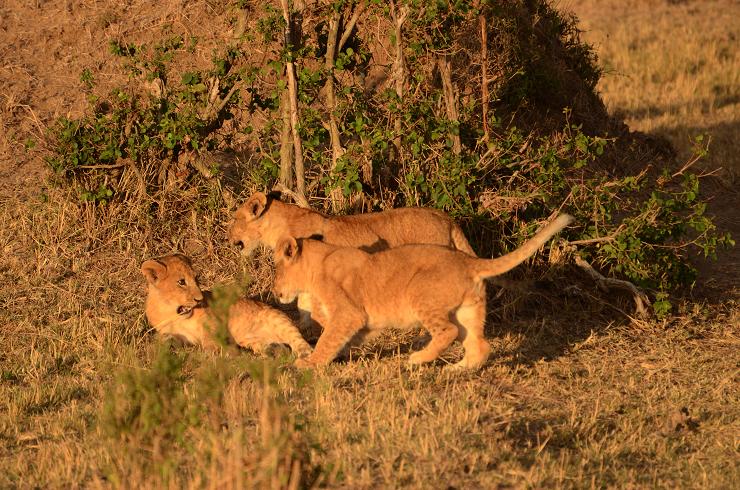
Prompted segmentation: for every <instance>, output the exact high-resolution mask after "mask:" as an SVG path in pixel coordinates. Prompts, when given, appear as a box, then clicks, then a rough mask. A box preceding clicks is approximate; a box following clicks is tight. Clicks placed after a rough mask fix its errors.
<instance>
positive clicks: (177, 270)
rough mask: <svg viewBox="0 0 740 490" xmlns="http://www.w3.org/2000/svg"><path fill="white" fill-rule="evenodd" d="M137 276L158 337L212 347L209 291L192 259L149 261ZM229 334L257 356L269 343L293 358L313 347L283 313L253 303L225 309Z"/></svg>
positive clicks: (213, 323)
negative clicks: (284, 347) (200, 281)
mask: <svg viewBox="0 0 740 490" xmlns="http://www.w3.org/2000/svg"><path fill="white" fill-rule="evenodd" d="M141 272H142V273H143V274H144V277H146V280H147V283H148V288H147V289H148V294H147V298H146V318H147V320H149V323H150V324H151V325H152V326H153V327H154V328H155V329H156V330H157V331H158V332H159V333H161V334H165V335H170V336H173V337H176V338H179V339H181V340H184V341H185V342H186V343H188V344H195V345H202V346H204V347H206V348H215V347H216V343H215V341H214V340H213V337H212V335H211V333H212V332H213V330H214V329H215V327H216V321H215V317H214V314H213V312H212V311H211V308H210V307H209V306H208V297H209V296H210V293H209V292H208V291H201V290H200V287H199V286H198V281H197V280H196V279H195V273H194V272H193V268H192V266H191V265H190V260H188V258H187V257H185V256H184V255H180V254H175V255H168V256H166V257H160V258H157V259H152V260H147V261H146V262H144V263H143V264H141ZM228 318H229V319H228V325H227V326H228V331H229V335H230V336H231V337H232V338H233V339H234V341H235V342H236V343H237V344H238V345H240V346H242V347H248V348H250V349H252V350H253V351H255V352H257V353H261V352H262V351H263V350H264V348H265V347H267V346H268V345H270V344H288V345H289V346H290V347H291V349H292V350H293V352H294V353H295V354H296V355H297V356H305V355H308V354H310V353H311V346H309V345H308V343H307V342H306V341H305V340H304V339H303V337H301V334H300V332H299V331H298V329H297V328H296V326H295V325H294V324H293V322H291V321H290V319H289V318H288V317H287V316H286V315H285V314H284V313H282V312H280V311H278V310H276V309H274V308H271V307H270V306H268V305H266V304H264V303H260V302H258V301H254V300H251V299H239V300H238V301H237V302H236V303H234V304H233V305H231V307H229V313H228Z"/></svg>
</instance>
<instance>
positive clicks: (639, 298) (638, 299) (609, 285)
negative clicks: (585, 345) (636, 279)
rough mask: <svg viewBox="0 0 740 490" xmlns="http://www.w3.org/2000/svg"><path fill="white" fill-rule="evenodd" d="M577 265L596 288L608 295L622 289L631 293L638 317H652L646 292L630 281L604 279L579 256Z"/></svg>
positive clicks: (576, 257) (576, 260)
mask: <svg viewBox="0 0 740 490" xmlns="http://www.w3.org/2000/svg"><path fill="white" fill-rule="evenodd" d="M575 263H576V265H577V266H578V267H580V268H581V269H583V270H584V271H585V272H586V274H588V276H589V277H590V278H591V279H593V280H594V281H595V282H596V286H597V287H598V288H599V289H601V290H602V291H604V292H605V293H608V292H609V290H611V289H622V290H625V291H627V292H629V293H630V294H631V295H632V298H633V299H634V301H635V311H636V312H637V315H638V317H640V318H649V317H650V309H649V307H650V300H649V299H648V297H647V295H646V294H645V293H644V292H642V291H640V290H639V289H638V288H637V286H635V285H634V284H632V283H631V282H629V281H625V280H622V279H613V278H610V277H604V276H603V275H602V274H601V273H599V272H598V271H597V270H596V269H594V268H593V266H591V264H589V263H588V262H587V261H586V260H584V259H582V258H581V257H579V256H577V255H576V256H575Z"/></svg>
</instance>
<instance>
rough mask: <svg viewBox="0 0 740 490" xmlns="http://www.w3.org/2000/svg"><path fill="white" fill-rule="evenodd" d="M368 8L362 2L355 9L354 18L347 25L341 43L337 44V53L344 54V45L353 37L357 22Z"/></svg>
mask: <svg viewBox="0 0 740 490" xmlns="http://www.w3.org/2000/svg"><path fill="white" fill-rule="evenodd" d="M366 6H367V4H366V3H365V2H364V1H362V2H360V3H359V5H357V7H356V8H355V11H354V12H353V13H352V17H351V18H350V19H349V22H347V25H346V26H345V27H344V32H343V33H342V38H341V39H340V40H339V43H337V53H341V52H342V48H344V43H346V42H347V40H348V39H349V36H350V35H352V29H354V28H355V25H356V24H357V20H358V19H359V18H360V14H361V13H362V12H363V11H364V10H365V7H366Z"/></svg>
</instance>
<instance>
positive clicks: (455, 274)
mask: <svg viewBox="0 0 740 490" xmlns="http://www.w3.org/2000/svg"><path fill="white" fill-rule="evenodd" d="M572 221H573V218H572V217H571V216H569V215H560V216H558V217H557V218H556V219H555V220H554V221H553V222H551V223H550V224H548V225H547V226H545V227H544V228H543V229H542V230H540V231H539V232H538V233H537V234H536V235H535V236H534V237H533V238H532V239H530V240H529V241H527V242H526V243H524V245H522V246H521V247H520V248H518V249H516V250H515V251H513V252H511V253H509V254H506V255H504V256H502V257H498V258H495V259H479V258H476V257H472V256H470V255H468V254H465V253H462V252H460V251H457V250H452V249H449V248H446V247H440V246H435V245H405V246H402V247H397V248H392V249H389V250H384V251H382V252H377V253H374V254H369V253H367V252H363V251H362V250H359V249H356V248H341V247H337V246H335V245H329V244H327V243H323V242H321V241H316V240H311V239H298V240H296V239H295V238H293V237H288V238H286V239H284V240H282V241H281V242H280V244H279V245H278V247H277V250H276V252H275V255H276V257H275V265H276V272H275V285H274V293H275V296H276V297H277V298H278V299H279V300H280V301H281V302H283V303H289V302H291V301H293V300H294V299H295V298H296V296H297V295H299V294H305V293H308V294H309V295H310V298H311V303H312V304H311V311H312V315H313V317H314V318H315V319H316V320H317V321H318V322H319V323H321V325H322V326H323V327H324V332H323V334H322V335H321V337H320V338H319V341H318V343H317V344H316V347H315V349H314V351H313V353H312V354H311V355H310V356H308V357H307V358H305V359H299V360H297V361H296V364H297V365H299V366H310V365H319V364H327V363H329V362H331V361H332V360H333V359H334V358H335V356H336V355H337V353H339V352H340V350H341V349H342V348H343V347H344V346H345V344H347V342H349V341H350V340H351V339H352V338H353V337H354V336H355V335H357V334H360V335H363V334H365V333H367V332H372V331H374V330H380V329H383V328H386V327H390V326H394V327H412V326H415V325H418V324H421V325H423V326H424V327H425V328H426V329H427V330H428V331H429V333H430V334H431V336H432V338H431V341H430V342H429V344H428V345H427V346H426V347H425V348H424V349H422V350H421V351H418V352H415V353H413V354H411V357H410V358H409V362H410V363H412V364H420V363H425V362H430V361H433V360H435V359H436V358H437V357H439V355H440V354H441V353H442V352H443V351H444V350H445V349H447V347H449V345H450V344H451V343H452V342H453V341H454V340H455V339H458V340H461V341H462V343H463V347H464V348H465V356H464V357H463V359H462V360H461V361H460V362H458V363H457V364H456V365H455V366H456V367H465V368H478V367H480V366H481V365H483V363H485V361H486V360H487V359H488V355H489V354H490V351H491V348H490V346H489V345H488V342H487V341H486V339H485V337H484V335H483V327H484V322H485V316H486V288H485V284H484V282H483V280H484V279H487V278H489V277H493V276H496V275H498V274H503V273H505V272H507V271H509V270H511V269H513V268H514V267H516V266H517V265H519V264H520V263H522V262H523V261H524V260H526V259H527V258H529V257H530V256H532V255H534V253H535V252H536V251H537V250H538V249H539V248H540V247H541V246H542V245H544V244H545V242H547V241H548V240H549V239H550V238H551V237H552V236H553V235H555V234H556V233H558V232H559V231H560V230H562V229H563V228H565V227H566V226H567V225H568V224H569V223H571V222H572Z"/></svg>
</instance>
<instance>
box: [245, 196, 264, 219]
mask: <svg viewBox="0 0 740 490" xmlns="http://www.w3.org/2000/svg"><path fill="white" fill-rule="evenodd" d="M266 207H267V196H266V195H265V194H264V193H262V192H255V193H254V194H252V197H250V198H249V199H247V202H246V203H244V208H245V209H246V210H247V214H249V215H251V216H253V217H255V218H259V217H260V216H262V213H264V212H265V208H266Z"/></svg>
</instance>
